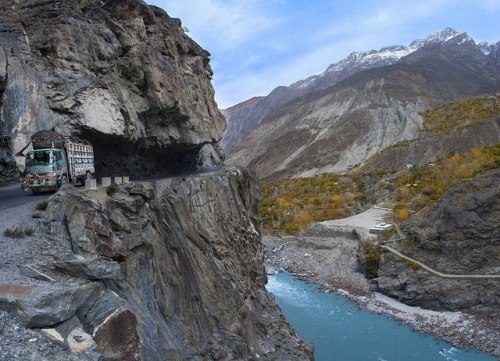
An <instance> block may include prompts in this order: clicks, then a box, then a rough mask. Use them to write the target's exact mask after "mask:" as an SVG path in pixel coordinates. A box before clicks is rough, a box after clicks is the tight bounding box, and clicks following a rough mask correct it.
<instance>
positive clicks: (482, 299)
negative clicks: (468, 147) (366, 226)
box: [378, 169, 500, 318]
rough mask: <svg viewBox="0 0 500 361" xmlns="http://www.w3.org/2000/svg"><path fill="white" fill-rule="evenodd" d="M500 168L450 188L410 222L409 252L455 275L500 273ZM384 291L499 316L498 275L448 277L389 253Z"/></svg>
mask: <svg viewBox="0 0 500 361" xmlns="http://www.w3.org/2000/svg"><path fill="white" fill-rule="evenodd" d="M499 190H500V171H499V170H498V169H497V170H493V171H490V172H487V173H485V174H483V175H480V176H478V177H476V178H474V179H472V180H467V181H464V182H462V183H460V184H459V185H458V186H456V187H453V188H452V189H450V190H448V191H447V192H446V193H445V194H444V195H443V196H442V197H441V198H440V199H439V200H438V201H437V202H436V203H435V204H434V205H432V206H430V207H429V208H424V209H423V210H421V211H420V212H419V213H417V214H416V215H414V216H413V217H412V218H410V221H409V222H407V223H405V224H404V227H403V228H404V230H405V231H406V232H408V233H409V234H410V235H411V236H413V238H414V242H413V243H412V244H408V245H407V246H406V247H405V251H404V253H405V254H408V255H409V256H410V257H413V258H415V259H418V260H420V261H422V262H423V263H425V264H427V265H429V266H430V267H432V268H434V269H436V270H438V271H440V272H442V273H450V274H463V275H469V274H485V275H487V274H498V270H499V269H500V256H499V255H500V248H499V247H500V243H499V241H500V227H499V224H498V219H499V216H500V208H499V202H498V199H499V196H500V193H499ZM378 284H379V287H380V289H381V291H382V292H384V293H386V294H388V295H389V296H392V297H396V298H399V299H401V300H402V301H403V302H405V303H408V304H412V305H418V306H422V307H425V308H431V309H447V310H451V311H456V310H467V311H470V312H475V313H480V314H483V315H486V316H487V317H490V316H491V317H492V318H493V315H494V314H496V315H498V304H499V297H498V296H499V294H500V287H499V282H498V279H460V280H454V279H443V278H440V277H437V276H434V275H430V274H429V273H428V272H426V271H424V270H419V269H416V270H415V269H412V267H409V265H408V264H406V263H404V262H401V261H400V260H399V259H398V258H397V257H395V256H393V255H392V254H384V255H383V257H382V258H381V262H380V269H379V272H378Z"/></svg>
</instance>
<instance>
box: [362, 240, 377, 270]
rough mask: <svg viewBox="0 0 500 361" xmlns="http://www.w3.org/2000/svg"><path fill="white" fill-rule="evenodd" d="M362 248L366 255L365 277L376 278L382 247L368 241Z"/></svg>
mask: <svg viewBox="0 0 500 361" xmlns="http://www.w3.org/2000/svg"><path fill="white" fill-rule="evenodd" d="M361 247H362V249H363V252H364V254H365V267H364V268H365V275H366V277H368V278H375V277H377V275H378V269H379V265H380V247H379V246H377V245H376V244H374V243H372V242H368V241H365V242H363V243H362V244H361Z"/></svg>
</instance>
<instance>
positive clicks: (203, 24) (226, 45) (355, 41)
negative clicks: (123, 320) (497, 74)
mask: <svg viewBox="0 0 500 361" xmlns="http://www.w3.org/2000/svg"><path fill="white" fill-rule="evenodd" d="M146 2H147V3H149V4H151V5H156V6H159V7H161V8H163V9H164V10H165V11H166V12H167V13H168V14H169V15H170V16H172V17H177V18H180V19H181V20H182V23H183V25H184V26H185V27H186V28H187V29H189V33H188V35H189V36H190V37H191V38H193V39H194V40H195V41H196V42H197V43H198V44H200V45H201V46H202V47H203V48H205V49H206V50H208V51H209V52H210V53H211V54H212V56H211V61H210V64H211V66H212V69H213V70H214V78H213V85H214V88H215V96H216V100H217V103H218V105H219V107H220V108H227V107H229V106H232V105H235V104H237V103H239V102H241V101H244V100H246V99H249V98H251V97H253V96H257V95H267V94H268V93H269V92H270V91H271V90H272V89H274V88H275V87H277V86H279V85H289V84H291V83H293V82H295V81H297V80H300V79H304V78H307V77H308V76H311V75H314V74H319V73H322V72H323V71H324V70H325V69H326V68H327V66H328V65H330V64H332V63H335V62H337V61H338V60H340V59H343V58H345V57H346V56H347V55H349V53H351V52H353V51H368V50H370V49H380V48H382V47H384V46H389V45H408V44H409V43H410V42H411V41H412V40H414V39H418V38H425V37H427V36H428V35H430V34H432V33H435V32H438V31H440V30H442V29H444V28H445V27H448V26H449V27H452V28H454V29H455V30H457V31H459V32H467V33H468V34H469V35H470V36H472V37H473V38H474V39H475V40H476V42H480V41H487V42H489V43H491V42H496V41H500V0H429V1H427V0H425V1H420V0H413V1H403V0H399V1H396V0H365V1H363V0H146Z"/></svg>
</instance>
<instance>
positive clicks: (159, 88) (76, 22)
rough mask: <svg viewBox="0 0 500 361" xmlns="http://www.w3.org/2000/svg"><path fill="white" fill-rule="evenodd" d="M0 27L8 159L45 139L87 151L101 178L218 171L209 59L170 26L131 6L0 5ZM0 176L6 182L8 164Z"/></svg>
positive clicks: (154, 11) (0, 105)
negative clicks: (84, 142) (72, 142)
mask: <svg viewBox="0 0 500 361" xmlns="http://www.w3.org/2000/svg"><path fill="white" fill-rule="evenodd" d="M0 25H1V31H0V44H1V45H0V98H1V102H0V121H1V130H2V133H3V134H4V135H5V136H6V137H9V139H8V141H7V142H6V143H8V144H9V146H10V147H9V148H10V150H11V151H12V154H16V153H17V152H19V151H20V150H21V149H22V148H23V147H24V146H26V145H27V144H28V143H29V141H30V136H31V134H33V133H34V132H36V131H38V130H41V129H55V130H56V131H60V132H62V133H63V134H65V135H69V134H73V135H81V136H83V137H84V138H87V139H88V140H90V141H91V142H92V143H93V144H94V145H95V146H96V158H97V164H96V167H97V173H98V174H99V175H101V176H104V175H114V174H118V173H123V172H126V173H128V174H130V175H131V176H136V177H138V176H143V177H151V176H159V175H164V174H168V173H172V172H173V171H175V170H176V169H177V170H185V169H186V168H190V169H193V168H196V167H197V166H198V165H200V164H201V165H214V164H215V165H220V163H221V158H222V153H221V151H220V149H219V147H218V143H217V142H218V141H219V140H220V138H221V137H222V134H223V132H224V128H225V122H224V119H223V117H222V115H221V113H220V112H219V110H218V109H217V105H216V103H215V101H214V97H213V89H212V85H211V83H210V80H211V77H212V71H211V68H210V65H209V55H210V54H209V53H208V52H207V51H205V50H203V49H202V48H201V47H199V46H198V45H197V44H196V43H195V42H194V41H192V40H191V39H190V38H189V37H188V36H186V34H185V33H184V31H183V29H182V27H181V22H180V21H179V20H178V19H173V18H171V17H169V16H168V15H167V14H166V13H165V12H164V11H163V10H161V9H159V8H157V7H154V6H148V5H146V4H145V3H144V2H142V1H139V0H125V1H118V0H112V1H105V2H101V1H83V0H70V1H59V0H53V1H47V0H32V1H28V2H25V1H10V0H2V1H0ZM3 149H5V146H4V147H3ZM17 161H18V163H20V162H22V158H19V159H17ZM2 166H3V167H4V168H5V169H4V171H3V172H2V175H4V174H5V175H4V177H6V176H7V175H9V172H10V173H11V167H12V158H11V157H10V156H9V155H8V154H6V155H5V156H4V160H3V161H2Z"/></svg>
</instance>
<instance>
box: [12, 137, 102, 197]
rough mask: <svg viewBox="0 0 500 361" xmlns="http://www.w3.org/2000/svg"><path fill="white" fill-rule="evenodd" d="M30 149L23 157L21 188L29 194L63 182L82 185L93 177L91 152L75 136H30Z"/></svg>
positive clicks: (91, 149) (51, 189)
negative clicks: (31, 147)
mask: <svg viewBox="0 0 500 361" xmlns="http://www.w3.org/2000/svg"><path fill="white" fill-rule="evenodd" d="M31 143H32V144H33V150H31V151H29V152H28V153H27V154H26V166H25V170H24V174H25V176H24V178H22V179H21V188H22V189H23V190H24V191H29V190H31V191H32V192H33V193H38V192H41V191H56V190H57V189H58V188H59V187H60V186H61V185H63V184H65V183H69V182H72V183H76V182H80V183H81V184H84V183H85V180H86V179H89V178H93V177H95V165H94V149H93V147H92V144H90V143H89V142H88V141H86V140H84V139H81V138H78V137H76V136H69V137H64V136H63V135H62V134H60V133H58V132H55V131H53V130H41V131H39V132H37V133H35V134H33V135H32V136H31Z"/></svg>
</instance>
